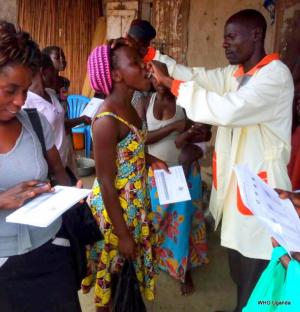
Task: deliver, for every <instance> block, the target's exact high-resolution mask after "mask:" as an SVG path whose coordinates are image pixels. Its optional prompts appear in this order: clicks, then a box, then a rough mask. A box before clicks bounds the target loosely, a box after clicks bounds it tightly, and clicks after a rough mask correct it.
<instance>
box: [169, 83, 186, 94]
mask: <svg viewBox="0 0 300 312" xmlns="http://www.w3.org/2000/svg"><path fill="white" fill-rule="evenodd" d="M182 83H183V81H182V80H173V81H172V86H171V92H172V93H173V94H174V95H175V96H176V97H177V96H178V92H179V87H180V84H182Z"/></svg>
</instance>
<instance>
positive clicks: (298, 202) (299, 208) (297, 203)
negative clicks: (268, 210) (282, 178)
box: [275, 189, 300, 217]
mask: <svg viewBox="0 0 300 312" xmlns="http://www.w3.org/2000/svg"><path fill="white" fill-rule="evenodd" d="M275 191H276V192H277V193H278V194H279V197H280V198H281V199H289V200H290V201H291V202H292V203H293V205H294V207H295V209H296V212H297V214H298V216H299V217H300V193H295V192H288V191H284V190H281V189H275Z"/></svg>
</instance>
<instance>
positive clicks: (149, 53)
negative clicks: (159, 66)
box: [143, 47, 156, 63]
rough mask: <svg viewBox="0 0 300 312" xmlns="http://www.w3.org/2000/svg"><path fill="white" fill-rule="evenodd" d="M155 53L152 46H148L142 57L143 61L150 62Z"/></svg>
mask: <svg viewBox="0 0 300 312" xmlns="http://www.w3.org/2000/svg"><path fill="white" fill-rule="evenodd" d="M155 54H156V49H155V48H153V47H149V48H148V51H147V54H146V55H145V56H144V58H143V61H144V63H148V62H151V61H152V60H153V59H154V57H155Z"/></svg>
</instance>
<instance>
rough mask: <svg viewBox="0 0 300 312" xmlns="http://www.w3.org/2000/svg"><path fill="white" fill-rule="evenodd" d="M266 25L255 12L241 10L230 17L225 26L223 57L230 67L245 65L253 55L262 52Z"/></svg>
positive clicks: (262, 18)
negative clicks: (224, 56)
mask: <svg viewBox="0 0 300 312" xmlns="http://www.w3.org/2000/svg"><path fill="white" fill-rule="evenodd" d="M266 29H267V23H266V20H265V18H264V16H263V15H262V14H261V13H260V12H258V11H256V10H251V9H247V10H242V11H239V12H237V13H235V14H234V15H232V16H231V17H230V18H229V19H228V20H227V22H226V24H225V29H224V43H223V47H224V49H225V55H226V58H227V59H228V61H229V63H230V64H232V65H236V64H245V63H246V62H247V61H248V60H249V59H251V58H252V57H253V55H257V57H258V58H259V57H260V54H263V52H264V40H265V36H266Z"/></svg>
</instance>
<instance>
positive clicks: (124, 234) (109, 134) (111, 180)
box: [93, 116, 135, 258]
mask: <svg viewBox="0 0 300 312" xmlns="http://www.w3.org/2000/svg"><path fill="white" fill-rule="evenodd" d="M118 123H119V122H118V121H117V120H115V119H113V118H112V117H110V116H106V117H103V118H100V119H98V120H96V121H95V122H94V124H93V138H94V151H95V153H94V154H95V161H96V175H97V179H98V182H99V185H100V187H101V195H102V198H103V202H104V205H105V208H106V210H107V213H108V215H109V217H110V219H111V222H112V225H113V228H114V234H116V235H117V237H118V238H119V250H120V253H121V254H123V255H124V256H125V257H126V258H134V257H135V242H134V239H133V237H132V235H131V233H130V231H129V229H128V228H127V225H126V222H125V220H124V218H123V209H122V207H121V205H120V200H119V195H118V191H117V189H116V186H115V179H116V172H117V166H116V157H117V152H116V148H117V144H118V140H119V133H120V130H119V124H118Z"/></svg>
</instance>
